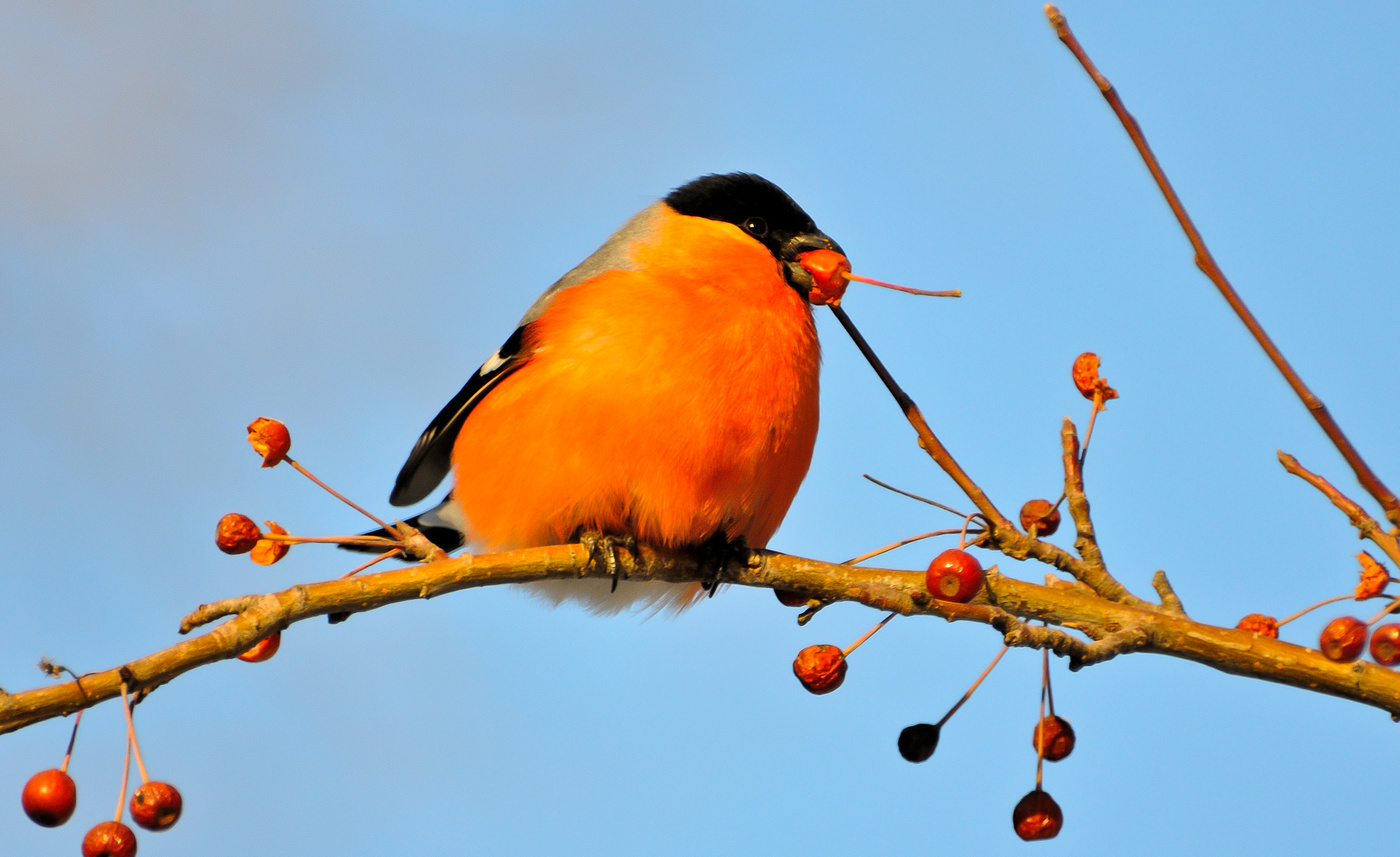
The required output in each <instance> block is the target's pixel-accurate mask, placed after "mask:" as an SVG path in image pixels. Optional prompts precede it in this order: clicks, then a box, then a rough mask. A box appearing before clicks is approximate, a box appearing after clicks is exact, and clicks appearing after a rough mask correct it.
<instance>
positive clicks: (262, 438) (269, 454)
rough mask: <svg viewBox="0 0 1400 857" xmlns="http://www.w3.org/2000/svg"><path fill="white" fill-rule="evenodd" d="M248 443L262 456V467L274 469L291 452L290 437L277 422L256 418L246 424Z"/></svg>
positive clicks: (289, 433)
mask: <svg viewBox="0 0 1400 857" xmlns="http://www.w3.org/2000/svg"><path fill="white" fill-rule="evenodd" d="M248 442H249V443H251V444H252V445H253V451H254V452H256V453H257V454H258V455H261V456H262V459H263V463H262V466H263V467H276V466H277V465H278V464H280V463H281V462H282V459H284V458H286V457H287V453H288V452H291V450H292V435H291V432H289V431H287V427H286V426H285V425H283V424H282V423H280V422H278V421H277V420H270V419H268V418H267V417H258V418H257V419H255V420H253V421H252V422H251V423H249V424H248Z"/></svg>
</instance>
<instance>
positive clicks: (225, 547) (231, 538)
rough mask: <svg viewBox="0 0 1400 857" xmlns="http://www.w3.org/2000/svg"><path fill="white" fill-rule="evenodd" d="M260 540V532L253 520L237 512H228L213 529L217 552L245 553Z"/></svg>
mask: <svg viewBox="0 0 1400 857" xmlns="http://www.w3.org/2000/svg"><path fill="white" fill-rule="evenodd" d="M260 538H262V530H260V529H258V525H257V524H255V523H253V519H252V518H250V517H248V516H247V515H240V514H238V513H237V512H229V513H228V514H227V515H224V516H223V517H222V518H220V519H219V526H218V527H216V528H215V529H214V544H216V545H218V546H219V550H221V551H223V552H224V553H229V554H240V553H247V552H248V551H250V550H252V549H253V547H254V545H256V544H257V543H258V539H260Z"/></svg>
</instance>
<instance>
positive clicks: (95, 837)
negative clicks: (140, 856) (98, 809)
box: [83, 821, 136, 857]
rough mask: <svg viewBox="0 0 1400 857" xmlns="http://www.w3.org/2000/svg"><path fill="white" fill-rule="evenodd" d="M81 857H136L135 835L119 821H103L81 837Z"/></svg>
mask: <svg viewBox="0 0 1400 857" xmlns="http://www.w3.org/2000/svg"><path fill="white" fill-rule="evenodd" d="M83 857H136V833H135V832H134V831H133V830H132V829H131V828H130V827H127V826H126V825H125V824H122V823H121V822H120V821H104V822H102V823H101V824H99V825H97V826H96V827H94V828H93V829H92V830H89V831H88V832H87V836H84V837H83Z"/></svg>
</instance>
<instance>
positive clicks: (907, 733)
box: [899, 723, 938, 762]
mask: <svg viewBox="0 0 1400 857" xmlns="http://www.w3.org/2000/svg"><path fill="white" fill-rule="evenodd" d="M937 749H938V727H937V726H936V725H934V724H932V723H915V724H914V725H913V726H906V727H904V731H902V732H900V733H899V755H901V756H903V757H904V760H905V761H906V762H927V761H928V759H929V757H930V756H932V755H933V751H934V750H937Z"/></svg>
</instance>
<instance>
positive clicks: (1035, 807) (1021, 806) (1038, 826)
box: [1011, 789, 1065, 842]
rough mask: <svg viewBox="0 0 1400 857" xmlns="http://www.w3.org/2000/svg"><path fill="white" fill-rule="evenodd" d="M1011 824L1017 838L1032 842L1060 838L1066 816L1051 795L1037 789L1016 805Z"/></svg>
mask: <svg viewBox="0 0 1400 857" xmlns="http://www.w3.org/2000/svg"><path fill="white" fill-rule="evenodd" d="M1011 823H1012V824H1013V825H1014V826H1015V827H1016V835H1017V836H1019V837H1021V838H1022V839H1024V840H1025V841H1027V842H1031V841H1033V840H1036V839H1054V838H1055V837H1056V836H1058V835H1059V833H1060V828H1061V827H1063V826H1064V823H1065V816H1064V813H1062V812H1060V805H1059V804H1057V803H1055V799H1054V798H1052V797H1050V795H1049V793H1047V792H1043V791H1041V790H1040V789H1036V790H1035V791H1033V792H1031V793H1029V794H1027V795H1026V796H1025V797H1023V798H1021V800H1020V802H1018V803H1017V804H1016V808H1015V809H1014V810H1012V811H1011Z"/></svg>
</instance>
